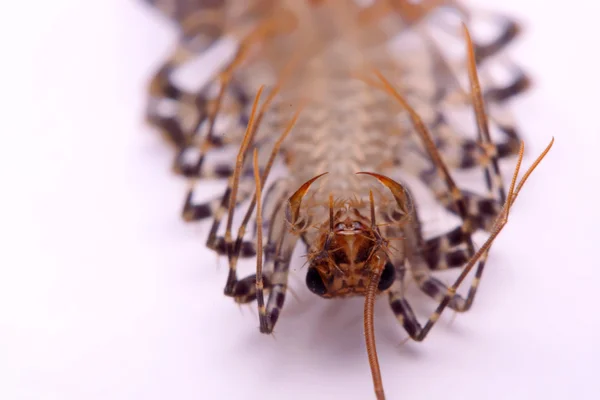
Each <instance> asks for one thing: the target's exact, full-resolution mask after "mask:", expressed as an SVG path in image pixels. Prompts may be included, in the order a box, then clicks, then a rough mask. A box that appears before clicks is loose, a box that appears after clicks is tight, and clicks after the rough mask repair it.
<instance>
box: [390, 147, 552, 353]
mask: <svg viewBox="0 0 600 400" xmlns="http://www.w3.org/2000/svg"><path fill="white" fill-rule="evenodd" d="M553 143H554V139H553V140H552V141H551V142H550V144H549V145H548V146H547V147H546V149H545V150H544V151H543V152H542V154H541V155H540V156H538V158H537V159H536V160H535V161H534V163H533V164H532V166H531V167H529V169H528V170H527V171H526V172H525V174H524V175H523V177H522V178H521V181H520V182H519V183H518V184H517V183H516V181H517V176H518V174H519V169H520V166H521V161H522V159H523V147H521V151H520V152H519V159H518V161H517V167H516V168H515V172H514V173H513V178H512V181H511V186H510V190H509V195H508V198H507V200H506V203H505V204H504V206H503V210H502V213H501V214H500V216H499V218H498V219H497V221H496V224H495V227H494V229H493V232H492V234H491V235H490V237H489V238H488V240H487V241H486V242H485V243H484V244H483V245H482V247H481V248H480V249H479V250H478V251H477V252H476V253H474V254H473V256H472V257H470V258H469V261H468V262H467V263H466V264H465V266H464V268H463V270H462V271H461V273H460V275H459V276H458V278H457V279H456V280H455V282H454V284H453V285H452V286H450V287H447V286H445V285H444V284H442V283H441V282H439V281H438V280H435V279H433V278H431V277H430V276H429V274H428V273H426V272H425V269H424V268H423V266H422V264H421V263H420V260H419V258H420V255H419V254H414V253H413V254H411V253H409V261H410V262H411V268H414V271H413V275H414V276H415V278H416V280H417V282H418V283H419V287H420V288H421V290H422V291H423V292H424V293H425V294H427V295H429V296H430V297H432V298H434V299H436V300H437V301H438V302H439V303H438V306H437V308H436V309H435V311H434V312H433V314H431V316H430V317H429V319H428V320H427V323H426V324H425V325H424V326H421V324H420V323H419V322H418V320H417V318H416V316H415V314H414V312H413V310H412V308H411V307H410V305H409V303H408V302H407V301H406V300H405V298H404V295H403V287H402V282H395V283H394V284H393V285H392V287H391V288H390V290H389V292H388V296H389V302H390V306H391V307H392V310H393V311H394V313H395V314H396V316H397V318H398V320H399V321H400V323H401V324H402V325H403V326H404V328H405V330H406V331H407V332H408V334H409V335H410V337H411V338H412V339H414V340H416V341H422V340H423V339H425V337H426V336H427V334H428V333H429V331H430V330H431V328H432V327H433V326H434V325H435V323H436V322H437V321H438V320H439V317H440V315H441V314H442V312H443V311H444V310H445V309H446V307H451V308H453V309H455V310H456V311H466V310H468V309H469V308H470V307H471V305H472V304H473V299H474V296H475V293H476V290H477V286H478V284H479V280H480V277H481V275H480V274H479V272H480V269H479V268H477V271H476V273H475V278H474V279H473V281H472V283H471V287H470V289H469V293H468V295H467V298H466V300H464V302H463V300H462V298H460V297H458V296H457V294H456V291H457V289H458V287H459V286H460V285H461V283H462V282H463V281H464V280H465V279H466V277H467V275H468V274H469V272H470V271H471V269H472V268H473V266H474V265H475V264H476V263H478V262H479V264H481V263H482V262H485V258H486V257H487V254H488V252H489V250H490V247H491V246H492V244H493V242H494V240H495V238H496V237H497V236H498V234H499V233H500V231H501V230H502V228H503V227H504V226H505V225H506V223H507V221H508V214H509V212H510V208H511V206H512V205H513V204H514V201H515V199H516V198H517V196H518V194H519V191H520V189H521V188H522V187H523V185H524V184H525V182H526V180H527V178H528V177H529V176H530V175H531V173H532V171H533V170H534V169H535V168H536V167H537V166H538V165H539V163H540V162H541V160H542V159H543V158H544V157H545V156H546V154H547V153H548V152H549V151H550V148H551V147H552V145H553ZM515 188H516V189H515ZM414 220H415V221H417V222H416V223H415V224H411V225H412V226H411V227H408V228H411V229H410V230H409V231H408V234H407V239H409V240H408V242H409V243H407V245H408V246H410V247H409V248H412V247H413V246H414V245H415V242H417V243H418V242H419V241H422V239H421V236H420V234H419V232H418V219H414ZM462 234H465V232H463V233H462ZM453 235H454V237H455V239H456V237H457V236H460V235H458V234H456V232H454V233H453Z"/></svg>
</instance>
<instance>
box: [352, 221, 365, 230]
mask: <svg viewBox="0 0 600 400" xmlns="http://www.w3.org/2000/svg"><path fill="white" fill-rule="evenodd" d="M352 228H353V229H356V230H358V229H363V224H361V223H360V222H358V221H354V222H353V223H352Z"/></svg>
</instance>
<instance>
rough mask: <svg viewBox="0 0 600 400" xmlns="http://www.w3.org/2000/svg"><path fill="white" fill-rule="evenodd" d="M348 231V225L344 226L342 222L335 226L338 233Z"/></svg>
mask: <svg viewBox="0 0 600 400" xmlns="http://www.w3.org/2000/svg"><path fill="white" fill-rule="evenodd" d="M344 229H346V224H342V223H341V222H340V223H339V224H337V225H336V226H335V230H336V231H341V230H344Z"/></svg>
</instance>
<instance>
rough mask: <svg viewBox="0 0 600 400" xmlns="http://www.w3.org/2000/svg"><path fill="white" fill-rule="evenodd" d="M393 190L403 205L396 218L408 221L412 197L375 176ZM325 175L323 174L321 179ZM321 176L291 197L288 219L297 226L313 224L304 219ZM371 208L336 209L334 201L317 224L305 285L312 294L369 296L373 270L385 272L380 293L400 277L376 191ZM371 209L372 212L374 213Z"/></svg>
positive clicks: (345, 205)
mask: <svg viewBox="0 0 600 400" xmlns="http://www.w3.org/2000/svg"><path fill="white" fill-rule="evenodd" d="M362 174H367V175H371V176H374V177H375V178H377V179H378V180H379V181H380V182H381V183H383V184H384V185H385V186H388V188H389V189H390V190H391V192H392V195H393V196H394V198H395V199H396V204H397V205H398V207H396V208H395V210H394V214H395V215H399V216H400V217H399V218H400V219H406V217H408V214H409V213H408V209H409V207H408V203H409V202H408V197H407V193H406V191H405V190H404V189H403V187H402V186H401V185H400V184H398V183H396V182H394V181H392V180H391V179H389V178H387V177H384V176H381V175H376V174H372V173H367V172H363V173H362ZM320 176H321V175H320ZM320 176H317V177H315V178H313V179H311V180H310V181H308V182H307V183H306V184H304V185H302V186H301V187H300V189H299V190H298V191H297V192H296V193H295V194H294V195H292V197H290V200H289V203H288V218H289V220H290V222H291V223H292V227H293V228H292V229H294V227H296V228H298V227H300V226H301V227H304V228H305V227H306V225H307V224H308V222H307V221H306V220H305V219H303V218H302V217H301V216H300V214H301V213H300V207H301V201H302V197H304V195H305V194H306V192H307V191H308V189H309V186H310V184H312V183H313V182H314V181H315V180H316V179H317V178H319V177H320ZM369 195H370V196H369V200H370V201H369V206H370V207H365V206H364V205H363V206H356V207H355V206H353V205H352V202H347V203H343V204H342V205H341V206H337V207H336V206H334V201H333V196H332V195H330V197H329V216H328V218H327V220H325V221H322V222H319V221H317V224H316V226H315V227H316V229H317V231H318V234H317V235H316V236H313V240H311V241H310V243H308V245H309V253H308V256H307V257H308V271H307V274H306V285H307V286H308V288H309V289H310V291H312V292H313V293H315V294H317V295H319V296H321V297H324V298H333V297H347V296H357V295H358V296H364V295H365V294H366V292H367V288H368V285H369V280H370V279H371V277H372V275H373V272H374V271H375V270H378V271H379V272H380V278H379V283H378V286H377V290H378V292H382V291H385V290H387V289H388V288H389V287H390V286H391V285H392V284H393V283H394V280H395V279H396V271H395V269H394V266H393V264H392V263H391V262H390V261H389V240H388V239H386V238H385V237H384V236H383V235H382V232H381V230H380V228H379V227H378V225H377V224H376V221H375V204H374V201H373V193H372V192H370V193H369ZM369 211H370V212H369Z"/></svg>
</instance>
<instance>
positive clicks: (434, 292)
mask: <svg viewBox="0 0 600 400" xmlns="http://www.w3.org/2000/svg"><path fill="white" fill-rule="evenodd" d="M464 32H465V38H466V42H467V51H468V55H469V78H470V82H471V87H472V89H471V93H472V102H473V108H474V112H475V115H476V118H477V127H478V134H479V140H480V141H481V142H482V143H484V144H487V143H491V140H490V137H489V132H488V125H487V124H488V121H487V119H486V116H485V110H484V107H483V99H482V96H481V91H480V90H479V84H478V80H477V74H476V71H475V58H474V54H473V44H472V42H471V40H470V36H469V33H468V31H467V28H466V27H465V28H464ZM378 76H379V79H380V80H381V82H382V83H383V85H384V87H385V90H386V91H387V92H388V93H390V94H391V95H393V96H394V97H395V98H396V99H397V100H398V102H399V103H400V104H401V105H402V107H403V108H404V109H405V110H406V111H407V112H408V114H409V116H410V119H411V122H412V124H413V126H414V128H415V130H416V131H417V133H418V134H419V136H420V139H421V141H422V143H423V146H424V147H425V149H426V151H427V153H428V155H429V157H430V159H431V161H432V163H433V164H434V169H433V170H432V172H431V176H433V177H435V180H434V182H439V183H440V187H439V188H438V187H434V192H435V193H445V196H447V199H448V200H449V205H448V207H449V208H450V209H452V210H454V211H455V212H456V213H457V214H458V215H459V217H460V218H461V220H462V224H461V226H460V230H461V231H460V234H459V235H460V236H461V237H462V239H463V241H464V243H465V246H466V251H467V254H469V255H470V256H471V255H474V254H475V253H476V252H475V246H474V244H473V240H472V237H471V234H472V233H473V232H474V231H475V230H476V229H477V225H475V223H474V219H473V218H471V216H470V215H471V214H472V212H470V210H469V206H470V204H468V203H467V200H466V199H465V196H463V192H462V191H461V190H459V188H458V187H457V186H456V184H455V183H454V180H453V178H452V176H451V175H450V172H449V171H448V167H447V165H446V164H445V162H444V161H443V160H442V158H441V156H440V154H439V152H438V150H437V148H436V147H435V144H434V142H433V139H432V137H431V134H430V133H429V130H428V129H427V127H426V125H425V124H424V123H423V121H422V119H421V118H420V116H419V115H418V114H417V113H416V111H415V110H414V109H413V108H412V107H411V106H410V105H409V104H408V103H407V102H406V100H405V99H404V98H403V97H402V96H401V95H400V94H399V93H398V92H397V91H396V90H395V89H394V88H393V87H392V86H391V84H390V83H389V82H388V81H387V80H386V79H385V78H384V77H383V76H382V75H381V74H379V75H378ZM489 170H492V171H494V172H496V175H495V177H496V178H497V179H495V181H493V182H491V183H492V185H490V186H493V188H494V189H495V191H496V192H497V193H498V194H499V195H500V196H501V203H502V204H503V203H504V201H505V194H504V191H503V186H502V182H501V179H500V178H501V176H500V175H499V171H498V166H497V159H496V158H492V162H490V166H489V167H488V168H487V169H486V171H489ZM488 183H490V182H488ZM442 185H443V186H444V188H442ZM444 189H445V190H444ZM491 189H492V187H490V190H491ZM438 190H439V192H438ZM494 225H496V223H495V221H494ZM408 237H409V238H412V241H413V243H412V244H411V246H412V247H414V248H417V249H422V248H423V247H424V243H423V239H422V235H421V232H420V224H418V223H415V224H413V227H412V232H409V235H408ZM469 258H472V257H469ZM486 258H487V251H486V252H484V253H483V254H481V255H479V256H478V257H477V259H475V261H474V262H477V261H478V263H477V268H476V271H475V277H474V278H473V284H472V286H471V289H470V290H469V293H468V295H467V299H466V301H462V299H461V298H459V297H455V296H452V297H448V295H447V293H448V289H447V288H446V287H445V285H443V284H442V282H440V281H439V280H437V279H435V278H433V277H430V276H429V269H428V267H427V266H426V263H424V262H423V257H422V255H415V254H413V255H412V257H411V259H410V262H411V267H412V269H413V275H414V277H415V279H416V280H417V282H418V284H419V287H420V288H421V290H422V291H423V292H424V293H425V294H427V295H429V296H431V297H433V298H434V299H437V300H439V296H442V297H443V300H442V301H441V302H440V306H439V310H438V311H440V312H441V310H443V309H444V308H445V307H446V306H448V305H449V304H451V307H454V308H456V309H457V310H461V311H462V310H466V309H468V308H469V307H470V306H471V304H472V302H473V299H474V297H475V293H476V291H477V285H478V283H479V280H480V278H481V276H482V274H483V270H484V267H485V261H486ZM462 279H464V278H462ZM444 289H445V291H444ZM436 318H437V317H436ZM433 323H435V321H433V322H432V320H430V322H428V325H426V327H425V328H424V329H423V331H422V332H421V333H420V335H422V336H419V337H424V336H425V335H426V334H427V331H428V329H430V328H431V326H432V325H433Z"/></svg>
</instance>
